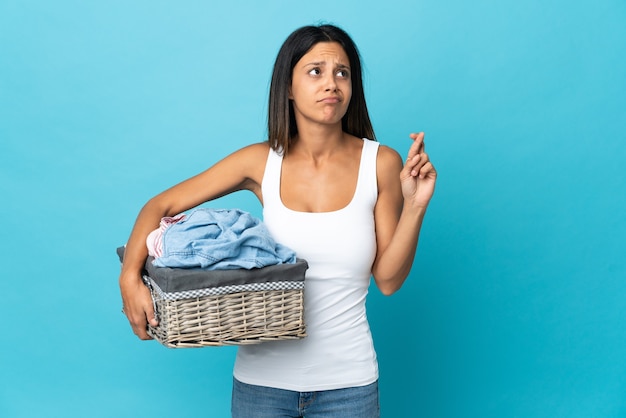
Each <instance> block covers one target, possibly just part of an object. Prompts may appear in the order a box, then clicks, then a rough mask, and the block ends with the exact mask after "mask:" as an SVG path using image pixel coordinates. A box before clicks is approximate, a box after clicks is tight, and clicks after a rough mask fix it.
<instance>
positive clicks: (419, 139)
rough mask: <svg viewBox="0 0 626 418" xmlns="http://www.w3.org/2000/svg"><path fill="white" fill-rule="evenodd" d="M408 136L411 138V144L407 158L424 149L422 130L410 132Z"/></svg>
mask: <svg viewBox="0 0 626 418" xmlns="http://www.w3.org/2000/svg"><path fill="white" fill-rule="evenodd" d="M409 136H410V137H411V139H412V140H413V144H411V147H410V148H409V155H408V158H413V157H414V156H416V155H417V154H420V153H422V152H423V151H424V132H420V133H412V134H410V135H409Z"/></svg>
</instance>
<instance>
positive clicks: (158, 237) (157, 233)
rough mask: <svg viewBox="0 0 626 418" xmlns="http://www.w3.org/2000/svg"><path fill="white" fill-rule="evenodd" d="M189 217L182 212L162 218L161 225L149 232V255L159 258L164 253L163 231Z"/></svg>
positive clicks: (147, 241)
mask: <svg viewBox="0 0 626 418" xmlns="http://www.w3.org/2000/svg"><path fill="white" fill-rule="evenodd" d="M185 218H187V215H185V214H184V213H181V214H179V215H176V216H166V217H164V218H161V222H160V224H159V227H158V228H157V229H155V230H154V231H152V232H150V233H149V234H148V237H147V238H146V245H147V247H148V255H150V256H152V257H154V258H158V257H161V256H162V255H163V232H165V230H166V229H167V228H169V227H170V226H172V225H174V224H175V223H177V222H180V221H182V220H184V219H185Z"/></svg>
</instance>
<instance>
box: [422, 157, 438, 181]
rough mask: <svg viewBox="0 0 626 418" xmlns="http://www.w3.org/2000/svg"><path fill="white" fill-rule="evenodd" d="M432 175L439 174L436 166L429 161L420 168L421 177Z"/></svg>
mask: <svg viewBox="0 0 626 418" xmlns="http://www.w3.org/2000/svg"><path fill="white" fill-rule="evenodd" d="M430 175H435V176H437V171H436V170H435V167H434V166H433V164H432V163H431V162H430V161H428V162H427V163H426V164H424V165H423V166H422V168H421V169H420V170H419V178H421V179H425V178H426V177H428V176H430Z"/></svg>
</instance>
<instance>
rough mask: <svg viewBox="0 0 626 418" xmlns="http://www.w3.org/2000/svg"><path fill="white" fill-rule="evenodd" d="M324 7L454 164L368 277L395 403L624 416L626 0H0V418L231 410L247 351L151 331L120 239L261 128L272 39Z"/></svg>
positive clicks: (372, 77)
mask: <svg viewBox="0 0 626 418" xmlns="http://www.w3.org/2000/svg"><path fill="white" fill-rule="evenodd" d="M320 20H323V21H329V22H333V23H336V24H338V25H340V26H342V27H344V28H345V29H346V30H347V31H348V32H350V33H351V34H352V36H353V37H354V39H355V40H356V42H357V44H358V45H359V47H360V49H361V52H362V55H363V59H364V63H365V68H366V74H365V77H366V88H367V91H366V93H367V97H368V102H369V106H370V109H371V114H372V118H373V122H374V127H375V129H376V131H377V134H378V137H379V139H380V141H381V142H382V143H385V144H388V145H391V146H393V147H394V148H396V149H398V150H399V151H400V152H401V153H402V154H403V155H404V154H405V153H406V148H407V146H408V144H409V142H410V140H409V139H408V136H407V135H408V133H409V132H411V131H414V130H424V131H426V133H427V146H428V150H429V152H430V154H431V157H432V159H433V161H434V162H435V163H436V165H437V167H438V170H439V173H440V179H439V182H438V188H437V192H436V197H435V198H434V200H433V202H432V205H431V208H430V210H429V213H428V215H427V219H426V223H425V225H424V229H423V233H422V238H421V242H420V249H419V254H418V256H417V259H416V263H415V267H414V269H413V271H412V274H411V276H410V278H409V279H408V281H407V283H406V285H405V286H404V288H403V289H402V290H401V291H400V292H399V293H397V294H396V295H394V296H392V297H390V298H385V297H382V296H380V294H379V293H378V292H377V291H375V290H374V291H373V292H372V293H371V294H370V298H369V300H368V309H369V317H370V320H371V324H372V328H373V332H374V336H375V339H376V348H377V351H378V354H379V359H380V370H381V378H380V380H381V397H382V411H383V413H382V416H383V417H384V418H395V417H427V418H458V417H481V418H485V417H494V418H496V417H497V418H508V417H511V418H513V417H515V418H517V417H546V418H548V417H549V418H554V417H567V418H576V417H581V418H582V417H584V418H588V417H624V416H626V398H625V397H624V394H625V393H626V355H625V353H626V327H625V326H624V321H625V315H626V297H625V296H626V283H625V279H626V262H625V257H624V253H625V251H624V238H625V237H626V216H625V212H626V211H625V209H626V181H625V178H626V175H625V172H624V171H625V170H624V167H623V165H624V161H625V160H626V133H625V132H626V129H625V128H626V123H625V121H626V94H625V92H626V60H625V57H626V23H625V22H626V3H625V2H624V1H623V0H593V1H592V0H583V1H565V0H547V1H546V0H529V1H523V2H521V1H512V0H505V1H496V0H478V1H474V2H466V1H461V0H445V1H434V0H418V1H408V0H407V1H400V0H387V1H376V2H374V1H370V2H364V1H356V0H347V1H344V2H331V1H325V0H322V1H318V2H294V1H273V2H255V1H250V0H247V1H230V2H219V3H218V2H209V1H197V0H195V1H182V2H170V1H146V0H137V1H119V0H112V1H102V2H85V1H78V0H75V1H70V0H60V1H56V2H53V1H43V0H41V1H34V0H0V196H1V197H0V201H1V202H2V205H1V207H2V209H3V211H2V217H3V219H2V224H3V226H2V232H1V239H0V250H1V251H2V253H1V260H2V266H1V268H0V276H1V279H2V280H1V281H0V286H1V294H2V297H1V302H0V314H1V318H2V325H1V326H0V377H1V379H2V380H1V384H0V416H2V417H9V418H18V417H19V418H26V417H28V418H30V417H63V418H71V417H80V418H84V417H90V418H92V417H93V418H100V417H102V418H110V417H130V418H143V417H151V418H160V417H168V416H179V417H191V416H207V417H218V418H219V417H226V416H228V414H229V400H230V399H229V398H230V387H231V377H230V376H231V368H232V361H233V356H234V353H235V349H234V348H211V349H198V350H169V349H166V348H164V347H162V346H160V345H159V344H158V343H156V342H140V341H138V340H136V339H135V337H134V336H133V335H132V333H131V332H130V329H129V327H128V326H127V323H126V320H125V318H124V316H123V315H122V314H121V313H120V297H119V294H118V288H117V278H118V270H119V266H118V263H117V262H116V258H115V254H114V249H115V247H116V246H118V245H120V244H122V243H123V242H124V241H125V240H126V238H127V236H128V234H129V232H130V228H131V226H132V224H133V222H134V218H135V216H136V214H137V212H138V211H139V209H140V207H141V205H142V204H143V203H144V202H145V201H146V200H147V199H148V198H149V197H150V196H152V195H154V194H156V193H157V192H159V191H161V190H162V189H164V188H166V187H168V186H170V185H172V184H174V183H176V182H178V181H180V180H183V179H184V178H186V177H188V176H190V175H193V174H195V173H197V172H199V171H201V170H203V169H204V168H206V167H208V166H209V165H210V164H212V163H213V162H215V161H216V160H217V159H219V158H221V157H223V156H225V155H226V154H227V153H229V152H231V151H234V150H235V149H237V148H239V147H241V146H244V145H246V144H249V143H251V142H256V141H260V140H263V139H264V135H265V113H266V110H267V105H266V101H267V92H268V80H269V76H270V72H271V66H272V64H273V60H274V57H275V55H276V52H277V51H278V48H279V46H280V44H281V43H282V41H283V40H284V39H285V37H286V36H287V35H288V34H289V33H290V32H291V31H292V30H293V29H295V28H297V27H299V26H302V25H305V24H310V23H316V22H318V21H320ZM213 206H215V207H233V206H239V207H242V208H244V209H247V210H250V211H251V212H253V213H255V214H260V206H259V204H258V203H257V202H256V201H255V200H254V199H253V198H252V196H251V195H239V196H233V197H229V198H226V199H223V200H222V201H218V202H215V204H214V205H213Z"/></svg>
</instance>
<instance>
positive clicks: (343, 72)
mask: <svg viewBox="0 0 626 418" xmlns="http://www.w3.org/2000/svg"><path fill="white" fill-rule="evenodd" d="M337 76H339V77H342V78H349V77H350V72H348V70H346V69H341V70H337Z"/></svg>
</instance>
